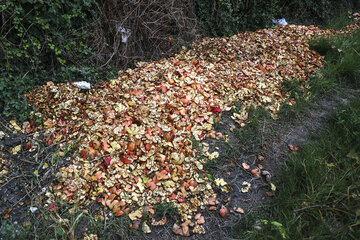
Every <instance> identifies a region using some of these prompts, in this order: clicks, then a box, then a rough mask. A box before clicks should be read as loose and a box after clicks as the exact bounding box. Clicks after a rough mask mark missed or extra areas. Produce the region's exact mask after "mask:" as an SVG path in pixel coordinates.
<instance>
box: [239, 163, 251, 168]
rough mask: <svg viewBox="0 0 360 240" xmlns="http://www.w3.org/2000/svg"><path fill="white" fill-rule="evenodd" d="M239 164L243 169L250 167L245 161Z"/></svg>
mask: <svg viewBox="0 0 360 240" xmlns="http://www.w3.org/2000/svg"><path fill="white" fill-rule="evenodd" d="M241 165H242V167H243V168H244V169H245V170H248V169H250V165H248V164H247V163H245V162H243V163H242V164H241Z"/></svg>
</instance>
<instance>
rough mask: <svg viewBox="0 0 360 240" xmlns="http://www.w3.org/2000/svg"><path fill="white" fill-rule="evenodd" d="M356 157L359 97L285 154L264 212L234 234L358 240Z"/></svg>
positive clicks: (359, 144) (359, 208) (359, 212)
mask: <svg viewBox="0 0 360 240" xmlns="http://www.w3.org/2000/svg"><path fill="white" fill-rule="evenodd" d="M359 157H360V97H359V98H357V99H355V100H354V101H352V102H351V103H350V104H348V105H346V106H343V107H341V108H340V109H339V110H338V111H337V113H336V114H335V117H334V119H333V120H332V123H331V126H330V127H329V128H328V129H326V130H324V131H323V132H322V134H321V135H320V137H318V138H316V139H314V140H312V141H310V142H308V143H307V144H306V145H305V146H304V147H303V148H302V149H301V150H299V151H298V152H296V153H294V154H292V155H291V156H290V158H289V159H288V160H287V161H286V162H285V163H284V165H283V166H282V169H281V171H280V173H279V175H280V176H281V180H280V182H279V183H277V187H278V189H279V192H278V193H277V196H276V197H275V198H274V199H273V201H272V202H271V203H270V205H269V206H267V208H266V209H267V210H268V211H267V214H265V215H263V216H262V217H260V218H253V219H252V221H248V222H247V223H246V227H247V228H248V230H249V231H248V232H244V228H243V229H242V230H241V229H238V231H237V233H236V234H235V236H236V237H243V236H244V234H245V235H248V236H250V237H251V238H254V239H283V238H284V236H286V237H285V238H287V239H359V237H360V181H359V180H360V179H359V176H360V159H359ZM242 224H243V225H244V224H245V223H242ZM242 227H244V226H242Z"/></svg>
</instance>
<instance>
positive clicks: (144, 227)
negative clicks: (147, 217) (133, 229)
mask: <svg viewBox="0 0 360 240" xmlns="http://www.w3.org/2000/svg"><path fill="white" fill-rule="evenodd" d="M141 229H142V231H143V232H144V233H151V228H150V227H149V225H148V224H147V223H146V221H144V222H143V224H142V228H141Z"/></svg>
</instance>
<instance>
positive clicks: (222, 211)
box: [220, 205, 228, 217]
mask: <svg viewBox="0 0 360 240" xmlns="http://www.w3.org/2000/svg"><path fill="white" fill-rule="evenodd" d="M227 214H228V209H227V208H226V207H225V206H224V205H221V208H220V216H221V217H225V216H226V215H227Z"/></svg>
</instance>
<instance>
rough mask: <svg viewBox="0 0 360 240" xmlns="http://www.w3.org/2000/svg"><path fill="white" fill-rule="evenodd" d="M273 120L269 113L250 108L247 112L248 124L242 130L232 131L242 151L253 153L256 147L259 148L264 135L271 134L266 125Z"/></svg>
mask: <svg viewBox="0 0 360 240" xmlns="http://www.w3.org/2000/svg"><path fill="white" fill-rule="evenodd" d="M272 120H273V119H272V118H271V115H270V113H269V111H267V110H266V109H264V108H262V107H259V108H255V107H251V108H250V109H249V110H248V121H249V122H248V123H247V124H246V125H245V126H244V127H243V128H236V129H235V130H234V132H235V135H236V137H237V138H238V139H239V141H240V147H241V148H242V150H244V151H254V149H255V148H256V146H259V145H260V146H261V145H262V144H263V140H264V137H265V135H267V134H269V133H270V132H271V128H268V126H267V125H268V123H269V122H271V121H272Z"/></svg>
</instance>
